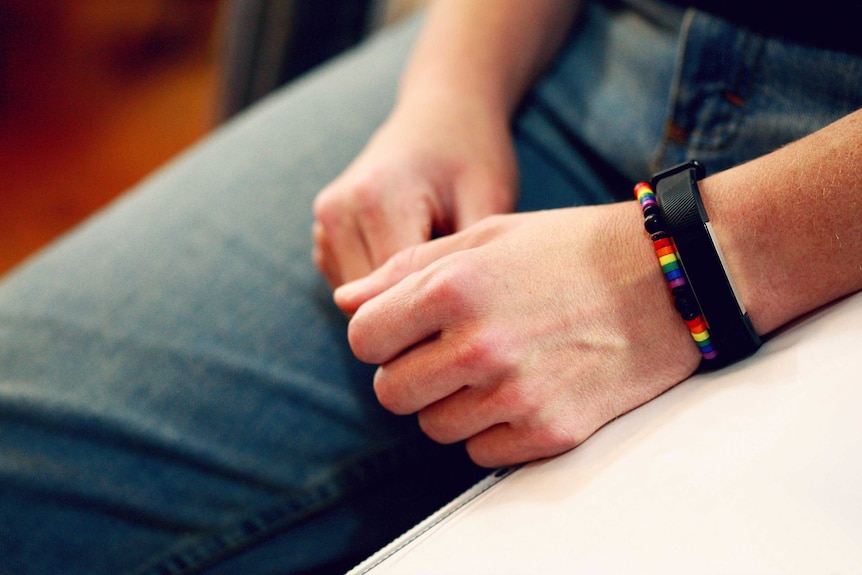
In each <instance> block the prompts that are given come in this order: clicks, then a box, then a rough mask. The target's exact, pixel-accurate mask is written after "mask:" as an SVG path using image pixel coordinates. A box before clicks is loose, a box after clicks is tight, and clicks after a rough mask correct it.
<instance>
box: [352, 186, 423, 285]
mask: <svg viewBox="0 0 862 575" xmlns="http://www.w3.org/2000/svg"><path fill="white" fill-rule="evenodd" d="M435 198H436V194H435V193H434V190H433V189H432V188H431V186H430V184H428V183H426V182H424V181H416V179H415V178H413V179H411V178H410V177H409V176H404V175H401V174H400V173H398V174H390V175H389V177H388V179H387V180H386V181H383V182H376V183H375V185H373V186H359V187H358V188H357V190H356V191H355V193H354V207H353V210H354V214H355V219H356V226H357V228H358V229H359V232H360V234H361V236H362V241H363V242H364V243H365V246H366V250H367V252H368V254H369V257H370V262H371V266H372V268H373V269H376V268H377V267H379V266H380V265H382V264H383V263H384V262H386V260H388V259H389V258H390V257H392V256H393V255H394V254H396V253H397V252H399V251H401V250H403V249H405V248H407V247H410V246H414V245H417V244H421V243H424V242H427V241H428V240H430V239H431V235H432V231H433V223H434V221H435V220H436V219H438V218H439V211H440V210H439V206H438V205H437V203H436V200H435Z"/></svg>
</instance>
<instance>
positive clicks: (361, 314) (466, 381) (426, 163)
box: [314, 126, 699, 467]
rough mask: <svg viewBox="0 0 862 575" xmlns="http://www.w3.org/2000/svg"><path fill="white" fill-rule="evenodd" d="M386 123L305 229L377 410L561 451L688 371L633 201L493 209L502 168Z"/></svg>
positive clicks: (525, 448)
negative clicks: (461, 161)
mask: <svg viewBox="0 0 862 575" xmlns="http://www.w3.org/2000/svg"><path fill="white" fill-rule="evenodd" d="M387 129H390V130H392V131H393V133H388V134H387V132H386V131H387ZM394 132H397V129H395V128H391V127H386V126H384V128H383V129H382V130H381V132H380V133H378V136H377V139H376V140H372V143H371V144H369V146H368V148H366V150H365V152H364V153H363V155H361V156H360V157H359V158H358V160H357V161H356V162H355V163H354V165H352V166H351V167H350V168H349V169H348V170H347V171H346V172H345V174H343V175H342V176H341V178H339V179H338V180H336V181H335V182H334V183H333V184H332V185H330V186H329V187H328V188H327V189H326V190H324V191H323V192H322V193H321V195H320V196H319V197H318V200H317V202H316V204H315V213H316V217H317V222H316V224H315V230H314V238H315V261H316V263H317V265H318V267H319V268H320V269H321V271H322V272H323V273H324V275H326V277H327V278H328V279H329V281H330V283H331V284H332V285H333V286H334V287H336V289H335V292H334V298H335V302H336V304H337V305H338V306H339V307H340V308H341V309H342V310H343V311H344V312H345V313H346V314H348V315H349V316H351V321H350V324H349V328H348V338H349V341H350V345H351V348H352V349H353V351H354V353H355V354H356V356H357V357H358V358H359V359H360V360H362V361H365V362H368V363H372V364H377V365H379V367H378V369H377V371H376V374H375V377H374V390H375V392H376V394H377V397H378V399H379V401H380V403H381V404H382V405H383V406H384V407H385V408H387V409H389V410H390V411H392V412H394V413H396V414H414V413H415V414H417V415H418V421H419V425H420V426H421V428H422V430H423V431H424V432H425V433H426V434H427V435H428V436H429V437H430V438H432V439H433V440H435V441H438V442H441V443H454V442H459V441H464V442H465V446H466V449H467V451H468V453H469V455H470V457H471V458H472V459H473V460H474V461H475V462H476V463H477V464H479V465H483V466H488V467H494V466H502V465H509V464H514V463H520V462H524V461H529V460H534V459H538V458H543V457H548V456H552V455H556V454H558V453H561V452H564V451H566V450H569V449H571V448H573V447H575V446H576V445H578V444H579V443H581V442H582V441H584V440H585V439H586V438H588V437H589V436H590V435H591V434H592V433H593V432H595V431H596V430H597V429H598V428H600V427H601V426H602V425H604V424H605V423H606V422H608V421H610V420H611V419H613V418H615V417H617V416H618V415H620V414H622V413H625V412H627V411H629V410H631V409H633V408H635V407H637V406H639V405H641V404H643V403H644V402H646V401H649V400H650V399H652V398H653V397H655V396H657V395H659V394H660V393H662V392H663V391H665V390H666V389H668V388H669V387H671V386H673V385H674V384H676V383H677V382H679V381H681V380H682V379H684V378H685V377H687V376H688V375H690V374H691V373H692V372H693V371H694V369H695V368H696V367H697V364H698V358H699V354H698V352H697V350H696V348H695V346H694V345H693V344H692V343H691V341H690V336H689V335H688V332H687V330H686V328H685V325H684V324H683V323H682V322H681V321H680V320H679V317H678V316H677V315H676V313H675V311H674V309H673V307H672V305H671V304H670V302H669V295H668V293H667V289H666V287H665V285H664V280H663V278H662V275H661V273H660V270H659V267H658V264H657V262H656V261H655V256H654V254H653V253H652V248H651V246H650V243H649V241H648V239H647V238H646V237H645V236H644V232H643V228H642V225H641V223H640V222H642V217H641V216H640V213H639V210H640V208H639V206H637V204H636V202H634V201H632V202H622V203H618V204H611V205H603V206H593V207H579V208H568V209H559V210H548V211H541V212H532V213H523V214H500V213H499V212H501V211H503V210H505V209H506V208H509V207H510V206H511V203H512V201H513V197H514V194H513V193H512V191H511V190H512V187H513V184H512V181H513V179H512V180H508V181H507V180H506V179H505V178H499V177H494V175H493V174H495V173H496V174H499V170H498V171H496V172H495V166H494V165H493V163H488V162H486V163H483V162H482V161H481V155H480V154H467V153H466V152H467V151H465V150H452V152H453V153H452V154H451V156H446V154H437V155H436V156H435V155H433V154H428V153H424V152H420V153H416V154H414V155H411V154H412V153H414V152H415V151H416V150H417V149H421V146H418V145H417V146H412V147H411V146H400V147H397V148H394V147H390V145H389V142H387V140H389V139H390V138H393V139H396V140H397V139H398V138H397V136H398V134H397V133H394ZM408 140H409V138H408ZM468 145H469V144H468ZM393 149H398V150H401V151H402V152H401V153H400V154H399V153H396V154H394V155H386V154H383V153H382V152H384V151H387V150H393ZM438 149H439V148H438ZM443 149H446V148H443ZM404 150H407V152H404ZM458 157H470V158H473V159H474V161H473V162H471V163H470V164H469V165H458V164H457V158H458ZM429 158H436V160H437V162H436V163H435V162H433V161H430V160H429ZM477 158H478V160H477ZM447 161H448V162H449V163H448V164H447ZM494 194H499V196H497V197H495V196H494ZM357 206H359V207H357ZM477 206H485V210H484V213H483V211H482V209H480V208H479V207H477ZM501 208H502V209H501ZM465 213H470V217H469V218H464V217H463V215H464V214H465ZM459 214H460V215H461V216H462V217H461V219H460V220H459ZM435 231H436V232H438V233H442V234H445V235H442V237H438V238H436V239H431V238H432V236H433V235H434V233H435ZM450 232H451V233H450Z"/></svg>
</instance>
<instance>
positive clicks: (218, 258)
mask: <svg viewBox="0 0 862 575" xmlns="http://www.w3.org/2000/svg"><path fill="white" fill-rule="evenodd" d="M415 29H416V24H415V23H414V24H411V25H409V26H408V27H407V28H406V29H405V30H403V31H399V32H397V33H395V34H394V35H389V36H387V37H385V38H382V39H378V40H375V41H374V42H372V44H371V46H370V47H364V48H363V49H362V50H361V51H360V52H359V53H358V54H355V55H349V56H347V57H346V58H344V59H342V60H340V61H339V62H337V63H335V64H333V65H331V66H329V67H328V68H327V69H325V70H323V71H321V72H318V73H316V74H314V75H312V76H311V77H310V78H308V79H305V80H302V81H300V82H299V83H298V84H295V85H293V86H291V87H289V88H288V89H287V90H286V91H284V92H283V93H280V94H277V95H275V96H273V97H272V98H271V99H269V100H268V101H266V102H264V103H263V104H262V105H260V106H258V107H256V108H255V109H253V110H252V111H250V112H249V113H247V114H245V115H243V116H242V117H240V118H239V119H237V120H236V121H234V122H232V123H230V124H229V125H228V126H226V127H224V128H223V129H221V130H220V131H219V132H218V133H217V134H215V135H214V136H213V137H211V138H210V139H209V140H208V141H207V142H206V143H204V144H203V145H201V146H199V147H198V148H196V149H195V150H193V151H191V152H190V153H188V154H186V155H184V156H183V157H182V158H181V159H179V160H178V161H176V162H175V163H174V164H173V165H171V166H168V167H167V168H165V169H163V170H161V171H160V172H159V173H158V174H156V175H154V176H153V177H152V178H150V179H149V180H148V181H146V182H144V183H143V184H142V185H141V186H139V187H138V189H136V190H134V191H133V192H132V193H130V194H129V195H128V196H127V197H125V198H123V199H121V200H120V201H119V202H117V203H116V204H115V205H114V206H112V207H111V208H110V209H108V210H107V211H106V212H105V213H103V214H100V215H99V216H97V217H96V218H94V219H93V220H92V221H91V222H89V223H87V224H86V225H84V226H83V227H82V228H81V229H79V230H77V231H75V232H74V233H73V234H71V235H70V236H69V237H67V238H65V239H63V241H61V242H59V243H58V244H57V245H55V246H53V247H52V248H50V249H49V250H47V251H45V252H44V253H42V254H40V255H39V256H38V257H37V258H35V259H34V260H33V261H32V262H30V263H29V264H27V265H25V266H24V267H23V268H22V269H20V270H19V271H17V272H16V273H14V274H12V275H11V276H10V277H8V278H7V279H6V280H5V282H4V283H3V285H2V288H0V436H2V437H3V440H2V442H0V566H2V567H3V568H4V570H9V571H11V572H14V571H16V569H23V570H25V571H27V572H33V573H39V572H58V569H59V566H62V571H63V572H64V573H76V572H82V573H83V572H86V573H90V574H93V573H99V572H105V573H108V572H109V573H122V572H136V571H135V570H136V569H140V570H141V571H140V572H154V573H155V572H158V573H162V572H164V573H174V572H175V573H187V572H199V571H200V572H206V573H228V572H231V573H235V572H256V573H269V572H293V571H297V572H299V571H304V570H310V569H313V568H319V569H321V570H326V569H331V570H334V569H338V568H343V567H345V566H349V564H350V562H352V561H357V560H359V559H361V558H362V557H363V556H364V555H366V554H367V553H369V552H371V551H373V550H374V549H375V548H377V547H379V546H380V545H382V544H383V543H385V542H387V540H388V539H389V538H391V537H394V536H395V535H397V534H398V533H400V532H401V531H402V530H404V529H406V528H407V527H409V526H410V525H411V524H412V523H414V522H416V521H418V520H419V519H421V518H422V517H423V516H424V515H426V514H427V513H429V512H431V511H433V510H434V509H435V508H436V507H438V506H439V505H441V504H443V503H444V502H445V501H446V500H447V499H449V498H451V497H453V496H454V495H456V494H457V493H458V492H460V491H461V490H463V489H464V488H465V487H467V486H468V485H469V484H470V483H472V482H473V481H475V480H476V479H478V478H479V477H481V476H482V475H484V474H485V473H486V471H484V470H480V469H478V468H476V467H474V466H472V464H470V463H469V462H468V461H467V459H466V455H465V453H464V451H463V448H462V447H461V446H457V445H456V446H450V447H448V448H444V447H440V446H435V445H433V444H432V443H431V442H430V441H429V440H427V439H426V438H424V437H423V436H422V435H421V433H420V431H419V429H418V426H417V425H416V423H415V421H414V420H413V419H412V418H399V417H395V416H392V415H390V414H388V413H387V412H385V411H384V410H383V409H382V408H381V407H380V406H379V405H378V404H377V402H376V400H375V398H374V395H373V391H372V387H371V377H372V374H373V367H371V366H366V365H362V364H360V363H359V362H357V361H356V360H355V359H354V358H353V357H352V355H351V353H350V350H349V347H348V346H347V344H346V338H345V333H346V320H345V319H344V318H343V317H342V316H341V314H340V312H338V310H337V309H336V308H335V307H334V306H333V305H332V303H331V301H330V292H329V290H328V288H327V287H326V285H325V282H324V281H323V280H322V278H321V277H320V276H319V275H318V274H317V273H316V271H315V270H314V269H313V266H312V264H311V259H310V251H311V243H310V236H311V233H310V226H311V223H312V216H311V202H312V200H313V198H314V196H315V194H316V193H317V192H318V191H319V190H320V189H321V188H322V187H323V186H324V185H325V184H326V183H327V182H328V181H329V180H330V179H332V178H333V177H335V176H336V175H337V173H338V172H339V171H340V170H341V169H342V168H343V167H344V166H346V164H347V163H348V162H349V161H350V160H351V159H352V158H353V157H354V156H355V154H356V153H357V152H358V151H359V150H360V149H361V147H362V146H363V144H364V143H365V141H366V140H367V138H368V137H369V136H370V134H371V133H372V131H373V130H374V128H375V127H376V126H377V125H379V123H380V122H381V121H382V120H383V119H384V117H385V115H386V113H387V112H388V110H389V108H390V107H391V104H392V101H393V97H394V91H395V86H396V82H397V77H398V73H399V71H400V68H401V65H402V58H403V56H402V55H403V54H405V53H406V52H407V50H406V49H405V47H406V45H407V44H408V43H409V42H410V41H411V39H412V38H413V36H414V35H415ZM528 108H529V107H528ZM525 118H527V116H525ZM552 131H553V128H552V127H549V126H545V125H542V124H541V122H539V123H531V122H530V121H529V120H527V119H525V120H524V121H522V122H521V125H520V126H519V128H518V147H519V158H520V161H521V168H522V181H523V191H522V192H523V196H522V208H523V209H527V208H533V207H541V206H545V207H550V205H551V204H552V203H553V202H552V201H550V200H548V197H550V195H548V196H546V197H545V199H544V200H543V199H542V197H543V196H542V194H543V193H547V192H548V191H549V190H551V189H556V190H558V194H560V195H559V198H558V201H559V202H560V203H563V204H571V203H586V202H593V201H596V198H595V197H590V198H587V199H584V200H581V201H580V202H579V201H578V200H577V199H576V198H573V197H571V191H572V190H582V189H584V185H583V184H580V185H577V184H578V183H577V182H575V181H573V178H580V177H581V175H582V174H580V173H578V172H579V170H584V169H588V164H587V163H583V165H582V166H581V167H580V168H578V169H575V170H574V171H572V170H571V169H570V168H571V166H572V165H573V164H568V165H564V164H565V162H564V163H563V164H561V163H560V160H559V159H553V158H550V157H549V156H548V154H547V144H548V142H552V141H553V137H552V136H551V132H552ZM548 138H550V139H548ZM570 172H571V173H570ZM584 173H586V172H584ZM587 187H592V188H595V189H596V190H597V191H596V192H595V193H597V194H599V195H601V194H602V193H603V192H602V191H601V189H600V188H601V179H600V178H597V179H594V181H592V182H590V184H589V186H587ZM534 192H538V193H534ZM604 199H608V198H604ZM335 565H337V566H338V567H335ZM147 569H151V571H147Z"/></svg>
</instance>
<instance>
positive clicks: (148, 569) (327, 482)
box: [128, 448, 413, 575]
mask: <svg viewBox="0 0 862 575" xmlns="http://www.w3.org/2000/svg"><path fill="white" fill-rule="evenodd" d="M410 453H411V452H410V450H409V449H406V448H401V449H395V450H391V449H390V450H382V451H381V452H378V453H375V454H372V455H369V456H366V457H364V458H363V459H361V460H357V461H354V462H353V463H352V464H345V465H343V466H341V469H339V470H336V471H334V472H332V473H329V474H327V475H326V476H325V479H323V480H321V481H319V482H317V483H314V484H311V485H309V486H307V487H306V488H305V489H303V490H302V491H301V492H298V493H293V494H292V495H291V496H289V497H287V498H284V499H281V500H280V501H278V502H276V503H275V504H272V505H268V506H266V507H263V508H261V509H259V510H258V511H256V512H255V513H252V514H249V515H247V516H245V517H242V518H238V519H236V520H234V521H232V522H231V523H230V524H229V525H226V526H225V527H223V528H222V529H220V530H219V531H218V532H215V533H214V532H210V533H206V534H203V535H200V536H198V537H197V538H195V539H193V540H191V541H186V542H183V543H180V544H178V545H177V546H176V547H174V548H173V549H172V550H169V551H167V552H166V554H165V555H164V556H162V557H160V558H157V559H155V560H153V561H151V562H150V563H148V564H146V565H144V566H140V567H137V568H135V569H133V570H131V571H130V572H129V574H128V575H194V574H195V573H200V572H201V571H202V570H205V569H207V568H209V567H212V566H213V565H215V564H216V563H217V562H218V561H221V560H225V559H228V558H230V557H232V556H236V555H238V554H239V553H241V552H242V551H243V550H245V549H248V548H250V547H252V546H254V545H256V544H258V543H260V542H262V541H265V540H266V539H268V538H270V537H272V536H274V535H276V534H278V533H280V532H282V531H284V530H286V529H288V528H290V527H291V526H292V525H294V524H296V523H297V522H299V521H301V520H303V519H305V518H307V517H310V516H312V515H314V514H315V513H317V512H319V511H321V510H324V509H327V508H329V507H330V506H331V505H332V504H334V503H335V502H336V501H338V500H341V499H345V498H347V497H349V496H350V495H351V494H353V493H355V492H356V491H358V490H360V489H361V488H363V487H364V486H365V485H367V484H368V482H369V481H370V480H372V479H374V478H375V477H378V476H379V475H380V474H381V473H384V472H385V471H386V469H388V468H391V467H392V466H393V465H395V464H397V463H399V462H402V461H404V460H409V459H412V458H413V457H412V456H411V455H410Z"/></svg>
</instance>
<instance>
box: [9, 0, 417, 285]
mask: <svg viewBox="0 0 862 575" xmlns="http://www.w3.org/2000/svg"><path fill="white" fill-rule="evenodd" d="M423 3H424V0H122V1H117V0H0V274H3V273H5V272H6V271H8V270H9V269H11V268H12V267H13V266H15V265H16V264H17V263H19V262H21V261H22V260H24V259H25V258H26V257H27V256H29V255H30V254H32V253H33V252H35V251H36V250H38V249H39V248H40V247H42V246H44V245H45V244H46V243H48V242H50V241H51V240H52V239H54V238H56V237H57V236H58V235H60V234H62V233H63V232H65V231H66V230H68V229H69V228H71V227H73V226H74V225H75V224H77V223H78V222H80V221H81V220H82V219H84V218H86V217H87V216H88V215H90V214H92V213H93V212H94V211H96V210H98V209H99V208H100V207H102V206H104V205H105V204H107V203H108V202H110V201H111V200H112V199H114V198H115V197H116V196H117V195H119V194H121V193H122V192H123V191H125V190H127V189H128V188H129V187H130V186H132V185H134V184H135V183H136V182H138V181H139V180H141V179H142V178H144V177H145V176H146V175H147V174H149V173H150V172H152V171H153V170H154V169H156V168H157V167H159V166H160V165H162V164H164V163H165V162H167V161H168V160H170V159H171V158H172V157H174V156H175V155H177V154H178V153H180V152H181V151H183V150H184V149H185V148H187V147H188V146H190V145H192V144H193V143H195V142H196V141H197V140H199V139H200V138H202V137H203V136H205V135H206V134H207V133H208V132H210V131H211V130H212V129H214V128H215V127H216V126H217V125H218V124H219V123H220V122H222V121H224V120H225V119H227V118H229V117H230V116H231V115H233V114H235V113H237V112H239V111H240V110H242V109H243V108H244V107H246V106H248V105H249V104H251V103H253V102H254V101H255V100H257V99H258V98H260V97H262V96H264V95H265V94H266V93H268V92H269V91H271V90H272V89H274V88H276V87H278V86H279V85H282V84H284V83H286V82H289V81H290V80H292V79H293V78H295V77H296V76H298V75H301V74H302V73H304V72H305V71H307V70H308V69H309V68H312V67H314V66H315V65H317V64H318V63H320V62H321V61H323V60H325V59H327V58H329V57H331V56H332V55H334V54H337V53H338V52H339V51H341V50H343V49H345V48H348V47H350V46H352V45H353V44H355V43H356V42H358V41H361V39H362V38H363V37H365V36H366V35H367V34H369V33H371V32H373V31H374V30H375V29H377V28H379V27H381V26H385V25H387V24H388V23H391V22H393V21H395V20H398V19H400V18H401V17H403V16H404V15H406V14H408V13H410V12H411V11H412V10H414V9H415V8H417V7H418V6H420V5H421V4H423Z"/></svg>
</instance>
